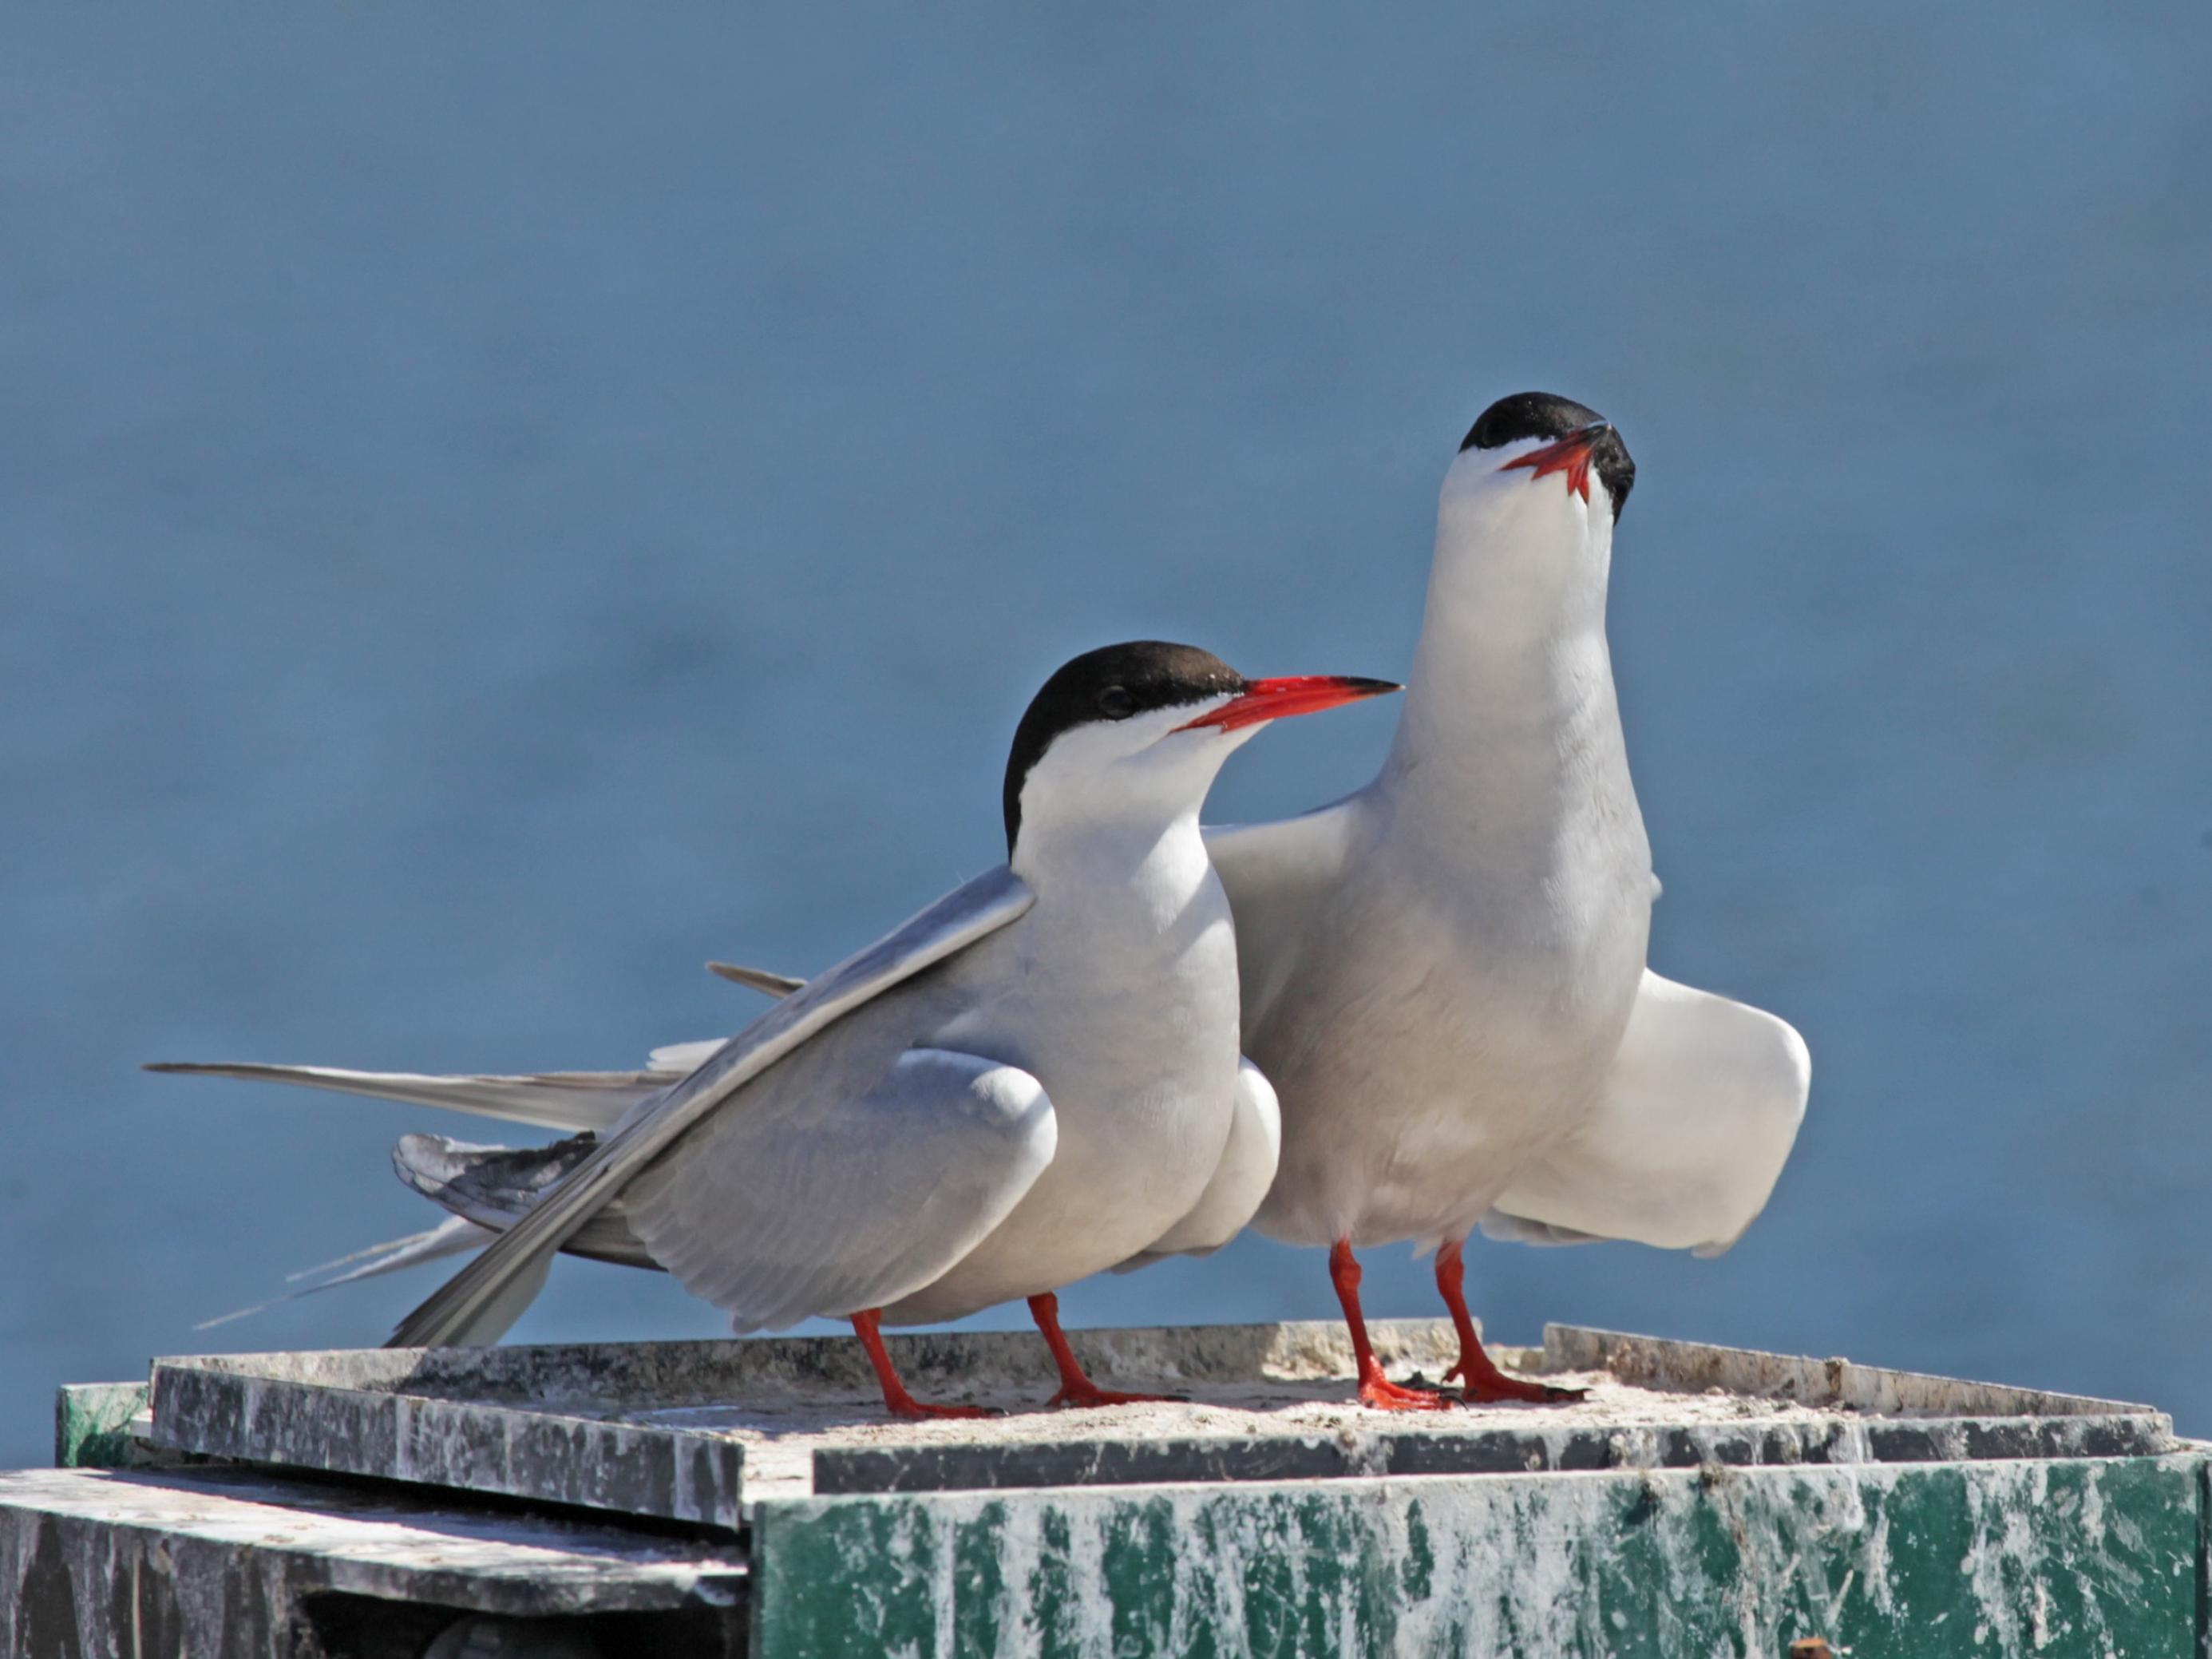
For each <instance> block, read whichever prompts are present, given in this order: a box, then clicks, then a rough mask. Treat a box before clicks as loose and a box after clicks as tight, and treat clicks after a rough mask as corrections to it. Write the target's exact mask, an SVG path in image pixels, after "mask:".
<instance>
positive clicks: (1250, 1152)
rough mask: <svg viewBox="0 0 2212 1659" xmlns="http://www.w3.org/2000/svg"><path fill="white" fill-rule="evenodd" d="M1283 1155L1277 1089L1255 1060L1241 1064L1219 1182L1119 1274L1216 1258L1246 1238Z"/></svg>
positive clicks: (1208, 1185) (1218, 1167)
mask: <svg viewBox="0 0 2212 1659" xmlns="http://www.w3.org/2000/svg"><path fill="white" fill-rule="evenodd" d="M1282 1150H1283V1115H1282V1112H1281V1110H1280V1109H1279V1108H1278V1107H1277V1106H1276V1104H1275V1088H1274V1085H1273V1084H1271V1083H1269V1082H1268V1081H1267V1079H1266V1077H1264V1076H1263V1075H1261V1071H1260V1068H1259V1067H1258V1066H1255V1065H1254V1064H1253V1063H1252V1062H1251V1061H1250V1060H1239V1061H1238V1062H1237V1108H1236V1115H1235V1116H1233V1117H1232V1118H1231V1120H1230V1127H1229V1140H1228V1144H1227V1145H1226V1146H1224V1147H1223V1148H1222V1149H1221V1162H1220V1163H1218V1164H1216V1165H1215V1166H1214V1170H1213V1179H1212V1180H1211V1181H1209V1182H1206V1191H1205V1192H1204V1193H1202V1194H1200V1195H1199V1200H1198V1202H1197V1203H1196V1204H1195V1205H1194V1206H1192V1207H1191V1212H1190V1213H1189V1214H1188V1215H1187V1216H1185V1217H1183V1218H1182V1220H1180V1221H1178V1222H1176V1225H1174V1226H1172V1227H1170V1228H1169V1229H1168V1230H1167V1231H1166V1232H1164V1233H1163V1234H1161V1235H1160V1237H1158V1238H1157V1239H1155V1240H1154V1241H1153V1242H1152V1243H1151V1244H1150V1245H1149V1246H1147V1247H1146V1249H1143V1250H1141V1251H1139V1253H1138V1254H1137V1255H1133V1256H1131V1257H1130V1258H1129V1259H1128V1260H1127V1261H1124V1262H1122V1263H1121V1265H1120V1266H1118V1267H1115V1269H1114V1271H1115V1273H1130V1272H1133V1271H1134V1270H1135V1269H1137V1268H1139V1267H1149V1266H1150V1265H1151V1264H1152V1263H1153V1262H1155V1261H1160V1260H1162V1259H1163V1258H1164V1257H1167V1256H1170V1255H1212V1254H1213V1253H1214V1252H1215V1251H1216V1250H1218V1249H1220V1248H1221V1247H1222V1246H1223V1245H1225V1244H1226V1243H1228V1242H1229V1241H1230V1240H1231V1239H1232V1238H1234V1237H1237V1234H1238V1233H1240V1232H1242V1231H1243V1230H1244V1224H1245V1223H1246V1222H1248V1221H1249V1220H1251V1218H1252V1216H1253V1213H1254V1212H1255V1211H1257V1210H1258V1209H1259V1207H1260V1200H1262V1199H1264V1198H1265V1197H1267V1188H1269V1187H1271V1186H1273V1184H1274V1181H1275V1161H1276V1159H1277V1158H1278V1157H1279V1155H1280V1154H1281V1152H1282Z"/></svg>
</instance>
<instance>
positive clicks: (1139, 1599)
mask: <svg viewBox="0 0 2212 1659" xmlns="http://www.w3.org/2000/svg"><path fill="white" fill-rule="evenodd" d="M2203 1498H2204V1493H2203V1478H2202V1470H2201V1467H2200V1460H2199V1459H2197V1458H2196V1457H2193V1456H2176V1457H2168V1458H2139V1459H2127V1460H2119V1461H2113V1462H2089V1461H2071V1462H2009V1463H1948V1464H1921V1465H1910V1466H1894V1467H1882V1468H1865V1467H1862V1468H1850V1469H1844V1468H1812V1467H1808V1468H1802V1469H1794V1470H1792V1469H1746V1470H1720V1469H1717V1468H1716V1469H1711V1470H1706V1471H1702V1472H1688V1473H1676V1472H1672V1471H1668V1472H1653V1473H1629V1474H1565V1475H1563V1474H1545V1475H1538V1476H1529V1477H1519V1476H1494V1477H1485V1478H1480V1479H1472V1480H1462V1479H1453V1480H1337V1481H1328V1482H1297V1483H1291V1482H1285V1483H1281V1484H1279V1485H1273V1486H1270V1485H1259V1484H1254V1485H1241V1486H1232V1487H1222V1486H1158V1487H1151V1488H1145V1487H1134V1488H1131V1487H1122V1488H1114V1489H1089V1490H1083V1489H1058V1490H1051V1491H1042V1492H1027V1493H1024V1494H1022V1496H1021V1498H1020V1499H1019V1501H1018V1502H1009V1501H1008V1500H1007V1499H1006V1498H1004V1497H1003V1496H996V1495H991V1494H986V1493H939V1494H916V1495H912V1496H896V1497H850V1498H801V1499H791V1500H787V1501H777V1502H770V1503H765V1504H763V1505H762V1506H761V1508H760V1510H759V1515H758V1519H757V1528H756V1533H755V1577H754V1581H753V1583H754V1592H753V1593H754V1613H753V1616H754V1638H755V1646H754V1649H753V1651H754V1653H755V1654H756V1655H757V1656H762V1659H775V1656H782V1655H798V1654H830V1653H847V1652H854V1653H858V1652H871V1653H872V1652H884V1653H894V1654H912V1655H915V1656H952V1655H964V1654H996V1653H1018V1654H1034V1655H1037V1656H1041V1659H1042V1656H1062V1655H1066V1656H1097V1659H1109V1656H1113V1659H1118V1656H1121V1655H1135V1654H1146V1655H1149V1654H1175V1655H1193V1656H1201V1655H1202V1656H1212V1655H1217V1654H1218V1655H1222V1656H1229V1655H1244V1654H1261V1655H1271V1656H1273V1655H1283V1656H1289V1655H1316V1656H1322V1655H1328V1656H1336V1655H1345V1656H1352V1655H1358V1656H1378V1659H1379V1656H1395V1655H1401V1654H1407V1655H1430V1654H1437V1655H1468V1656H1481V1655H1492V1654H1543V1655H1559V1656H1562V1659H1568V1656H1591V1659H1599V1656H1603V1659H1646V1656H1649V1659H1671V1656H1677V1655H1680V1656H1688V1655H1696V1656H1699V1659H1706V1656H1711V1655H1716V1654H1719V1655H1729V1654H1735V1655H1742V1656H1746V1659H1753V1656H1758V1659H1765V1656H1770V1655H1779V1654H1781V1653H1782V1652H1784V1650H1785V1649H1786V1648H1787V1646H1788V1644H1789V1643H1790V1640H1792V1639H1793V1638H1798V1637H1804V1636H1823V1637H1826V1638H1828V1640H1829V1641H1830V1642H1832V1644H1835V1645H1836V1647H1837V1648H1838V1650H1839V1651H1840V1650H1848V1651H1849V1652H1850V1654H1851V1656H1852V1659H1887V1656H1920V1655H1935V1654H1941V1655H1944V1656H1953V1655H1972V1654H1977V1653H1980V1654H1990V1655H2002V1654H2012V1653H2039V1654H2045V1655H2052V1656H2059V1655H2069V1656H2070V1655H2075V1654H2081V1655H2099V1656H2111V1659H2126V1656H2144V1659H2150V1656H2158V1659H2165V1656H2170V1655H2178V1654H2184V1653H2187V1652H2191V1651H2194V1650H2195V1644H2196V1641H2197V1627H2198V1622H2199V1619H2200V1600H2201V1593H2200V1580H2201V1578H2202V1576H2203V1548H2202V1544H2201V1541H2200V1535H2199V1528H2200V1513H2201V1510H2202V1504H2203Z"/></svg>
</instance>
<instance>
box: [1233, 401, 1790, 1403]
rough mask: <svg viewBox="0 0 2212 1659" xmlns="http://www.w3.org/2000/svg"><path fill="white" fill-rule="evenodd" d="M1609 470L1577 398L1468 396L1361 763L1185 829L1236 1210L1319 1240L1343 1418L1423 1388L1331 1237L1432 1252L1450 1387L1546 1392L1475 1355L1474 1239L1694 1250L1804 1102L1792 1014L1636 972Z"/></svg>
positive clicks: (1627, 482)
mask: <svg viewBox="0 0 2212 1659" xmlns="http://www.w3.org/2000/svg"><path fill="white" fill-rule="evenodd" d="M1635 477H1636V469H1635V465H1634V463H1633V462H1632V460H1631V459H1629V454H1628V450H1627V447H1626V445H1625V444H1624V443H1623V442H1622V441H1621V439H1620V434H1619V433H1617V432H1616V431H1614V430H1613V427H1612V426H1611V425H1610V424H1608V423H1607V422H1606V421H1604V420H1603V419H1601V417H1600V416H1598V415H1597V414H1596V413H1595V411H1593V410H1589V409H1586V408H1584V407H1583V405H1581V404H1577V403H1571V402H1570V401H1568V400H1567V399H1565V398H1558V397H1553V396H1549V395H1547V394H1545V393H1541V392H1524V393H1522V394H1519V395H1517V396H1515V397H1510V398H1504V399H1502V400H1501V401H1499V402H1498V403H1496V404H1492V406H1491V407H1490V408H1489V409H1488V410H1486V411H1485V412H1484V413H1483V415H1482V416H1481V418H1480V419H1479V420H1477V421H1476V422H1475V423H1474V428H1473V429H1472V430H1471V431H1469V432H1468V435H1467V439H1466V441H1465V442H1464V443H1462V445H1461V447H1460V453H1459V455H1458V458H1457V459H1455V461H1454V462H1453V463H1452V465H1451V467H1450V470H1449V471H1448V472H1447V473H1446V474H1445V476H1444V483H1443V496H1442V500H1441V502H1440V504H1439V507H1438V510H1437V541H1436V554H1435V560H1434V563H1433V566H1432V568H1431V574H1430V578H1429V592H1428V606H1427V611H1426V613H1425V617H1424V618H1423V622H1422V629H1421V639H1420V645H1419V650H1418V652H1417V653H1416V655H1415V658H1414V663H1413V678H1412V690H1410V691H1409V692H1408V693H1407V701H1406V705H1405V709H1404V712H1403V713H1402V714H1401V716H1400V719H1399V722H1398V731H1397V735H1396V738H1395V741H1394V742H1393V744H1392V746H1391V749H1390V753H1389V759H1388V760H1387V761H1386V762H1385V763H1384V764H1383V770H1382V773H1381V775H1379V776H1377V777H1376V779H1375V781H1373V782H1372V783H1370V784H1369V785H1368V786H1367V787H1365V788H1364V789H1361V790H1359V791H1358V793H1355V794H1352V795H1351V796H1349V797H1347V798H1346V799H1343V800H1340V801H1338V802H1337V803H1335V804H1334V805H1330V806H1326V807H1323V808H1322V809H1321V810H1319V811H1315V812H1312V813H1309V814H1307V815H1306V816H1304V817H1298V818H1292V819H1289V820H1287V821H1285V822H1281V823H1265V824H1257V825H1250V826H1245V827H1240V828H1235V829H1212V830H1209V831H1208V832H1207V837H1206V845H1207V849H1208V851H1209V852H1211V854H1212V857H1213V862H1214V866H1215V868H1216V869H1217V870H1218V872H1220V876H1221V880H1222V883H1223V884H1224V886H1225V888H1226V889H1227V890H1228V893H1229V897H1230V902H1231V906H1232V907H1233V908H1234V910H1235V913H1236V918H1237V958H1238V962H1239V964H1240V967H1241V969H1242V974H1243V1032H1244V1035H1243V1042H1244V1051H1245V1053H1247V1054H1249V1055H1250V1056H1251V1057H1252V1058H1253V1060H1255V1062H1257V1064H1258V1065H1259V1066H1260V1068H1261V1071H1262V1072H1264V1073H1266V1074H1267V1078H1268V1079H1269V1080H1270V1081H1271V1082H1272V1083H1273V1085H1274V1086H1275V1089H1276V1091H1277V1095H1278V1097H1279V1101H1280V1107H1281V1115H1282V1136H1283V1139H1282V1151H1281V1158H1280V1167H1279V1170H1278V1173H1277V1176H1276V1178H1275V1183H1274V1186H1273V1188H1272V1189H1271V1190H1270V1191H1269V1193H1268V1194H1267V1201H1266V1202H1265V1203H1264V1204H1263V1205H1262V1206H1261V1208H1260V1210H1259V1212H1258V1214H1257V1215H1256V1216H1255V1218H1254V1225H1255V1226H1256V1227H1257V1228H1258V1230H1259V1231H1261V1232H1262V1233H1265V1234H1267V1236H1269V1237H1273V1238H1277V1239H1281V1240H1284V1241H1285V1242H1288V1243H1299V1244H1313V1245H1322V1246H1326V1247H1328V1250H1329V1267H1330V1273H1331V1277H1332V1278H1333V1279H1334V1282H1335V1287H1336V1291H1337V1296H1338V1298H1339V1300H1340V1304H1341V1305H1342V1307H1343V1310H1344V1316H1345V1319H1346V1322H1347V1323H1348V1324H1349V1326H1350V1327H1351V1332H1352V1343H1353V1346H1354V1348H1355V1350H1356V1352H1357V1354H1358V1364H1359V1373H1360V1380H1359V1389H1360V1396H1361V1398H1362V1399H1364V1400H1365V1401H1367V1402H1368V1403H1369V1404H1370V1405H1374V1406H1379V1407H1394V1408H1401V1409H1403V1408H1428V1407H1437V1406H1440V1405H1443V1404H1444V1403H1446V1401H1445V1398H1444V1396H1442V1395H1438V1394H1437V1393H1436V1392H1434V1391H1431V1390H1426V1389H1407V1388H1402V1387H1400V1386H1398V1385H1395V1384H1394V1383H1391V1382H1389V1380H1388V1379H1387V1378H1386V1377H1385V1376H1383V1371H1382V1369H1381V1367H1380V1366H1379V1365H1378V1364H1376V1360H1375V1358H1374V1354H1373V1352H1372V1351H1371V1349H1370V1346H1369V1345H1368V1341H1367V1336H1366V1330H1365V1325H1364V1320H1363V1318H1362V1316H1361V1312H1360V1306H1359V1296H1358V1287H1359V1267H1358V1262H1357V1261H1356V1260H1355V1259H1354V1257H1353V1255H1352V1251H1353V1249H1354V1247H1356V1246H1359V1245H1368V1244H1382V1243H1392V1242H1395V1241H1401V1240H1408V1239H1410V1240H1412V1241H1413V1242H1414V1243H1416V1244H1417V1245H1419V1246H1424V1247H1432V1248H1434V1249H1435V1250H1436V1253H1437V1255H1436V1278H1437V1290H1438V1291H1440V1292H1441V1293H1442V1295H1443V1299H1444V1302H1445V1304H1446V1306H1447V1307H1448V1308H1449V1310H1450V1312H1451V1315H1452V1317H1453V1320H1454V1322H1455V1323H1456V1324H1457V1326H1458V1328H1459V1336H1460V1342H1461V1354H1460V1360H1459V1364H1458V1365H1457V1366H1456V1367H1455V1369H1454V1370H1453V1371H1452V1372H1450V1373H1448V1376H1458V1377H1459V1378H1461V1380H1462V1383H1464V1386H1465V1391H1466V1395H1467V1397H1468V1398H1470V1399H1476V1400H1498V1399H1513V1400H1549V1399H1558V1398H1561V1397H1563V1396H1565V1395H1566V1394H1567V1391H1565V1390H1560V1389H1551V1388H1547V1387H1546V1386H1545V1385H1543V1384H1541V1383H1532V1382H1528V1381H1526V1380H1524V1379H1521V1378H1517V1377H1513V1376H1507V1375H1505V1374H1504V1373H1502V1372H1501V1371H1499V1370H1498V1368H1497V1367H1496V1366H1495V1365H1494V1364H1492V1362H1491V1360H1490V1359H1489V1358H1488V1356H1486V1354H1485V1353H1484V1352H1483V1350H1482V1344H1481V1341H1480V1338H1479V1336H1478V1335H1477V1333H1476V1331H1475V1328H1474V1322H1473V1320H1472V1318H1471V1316H1469V1314H1468V1307H1467V1302H1466V1299H1465V1297H1464V1295H1463V1293H1462V1277H1463V1273H1464V1268H1463V1267H1462V1249H1463V1247H1464V1245H1465V1243H1466V1241H1467V1238H1468V1235H1469V1233H1470V1232H1471V1231H1473V1230H1474V1228H1476V1227H1477V1226H1480V1227H1481V1228H1482V1229H1483V1230H1484V1231H1486V1232H1487V1233H1490V1234H1492V1235H1493V1236H1499V1237H1510V1238H1520V1239H1523V1240H1527V1241H1528V1242H1531V1243H1577V1242H1582V1241H1585V1240H1590V1239H1601V1238H1623V1239H1634V1240H1638V1241H1641V1242H1642V1243H1647V1244H1653V1245H1658V1246H1661V1247H1664V1248H1669V1249H1683V1248H1688V1249H1697V1250H1698V1251H1699V1252H1700V1253H1701V1254H1717V1252H1719V1251H1720V1250H1723V1249H1726V1248H1727V1247H1728V1246H1729V1244H1730V1243H1733V1242H1734V1241H1735V1238H1736V1237H1737V1236H1738V1235H1739V1234H1740V1233H1741V1232H1742V1231H1743V1230H1744V1228H1745V1227H1747V1225H1750V1223H1751V1221H1752V1219H1753V1217H1755V1216H1756V1215H1757V1214H1758V1213H1759V1210H1760V1209H1761V1208H1762V1207H1763V1206H1765V1202H1766V1199H1767V1195H1768V1194H1769V1193H1770V1192H1771V1190H1772V1188H1773V1186H1774V1182H1775V1180H1776V1177H1777V1176H1778V1175H1779V1174H1780V1172H1781V1169H1782V1165H1783V1163H1784V1160H1785V1159H1786V1158H1787V1157H1788V1156H1789V1152H1790V1145H1791V1142H1792V1141H1793V1140H1794V1139H1795V1138H1796V1131H1797V1125H1798V1122H1799V1120H1800V1119H1801V1118H1802V1115H1803V1113H1804V1107H1805V1097H1806V1092H1807V1089H1808V1084H1809V1079H1810V1062H1809V1060H1808V1057H1807V1054H1806V1050H1805V1045H1804V1043H1803V1042H1802V1041H1801V1040H1800V1039H1799V1037H1798V1036H1797V1033H1796V1031H1795V1030H1791V1029H1790V1026H1789V1025H1787V1024H1784V1022H1783V1021H1781V1020H1779V1019H1777V1018H1774V1017H1773V1016H1772V1015H1771V1014H1766V1013H1763V1012H1759V1010H1757V1009H1754V1008H1750V1007H1747V1006H1744V1005H1742V1004H1741V1003H1737V1002H1732V1001H1729V1000H1728V999H1726V998H1723V997H1718V996H1714V995H1711V994H1707V993H1705V992H1702V991H1696V990H1692V989H1691V988H1690V987H1687V986H1684V985H1678V984H1675V983H1674V981H1671V980H1666V979H1662V978H1661V977H1660V976H1659V975H1656V974H1654V973H1652V972H1650V970H1649V969H1647V968H1646V967H1645V966H1644V946H1645V941H1646V938H1647V935H1648V933H1649V928H1650V908H1651V900H1652V896H1653V894H1654V890H1655V883H1654V881H1653V878H1652V872H1651V855H1650V847H1649V845H1648V844H1647V842H1646V841H1645V839H1644V819H1643V816H1642V814H1641V812H1640V811H1638V807H1637V803H1636V792H1635V789H1634V787H1632V785H1631V783H1630V781H1629V774H1628V757H1627V753H1626V748H1625V746H1624V744H1623V743H1622V738H1621V730H1620V712H1619V709H1618V708H1617V707H1616V706H1615V702H1614V697H1613V669H1612V662H1611V659H1610V657H1609V655H1608V653H1607V647H1606V633H1605V601H1606V586H1607V577H1608V574H1609V572H1610V568H1611V562H1612V557H1613V526H1614V524H1615V522H1616V521H1617V520H1618V519H1619V518H1620V510H1621V507H1622V506H1623V504H1624V503H1626V501H1627V499H1628V492H1629V489H1630V486H1631V485H1632V483H1634V481H1635Z"/></svg>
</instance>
